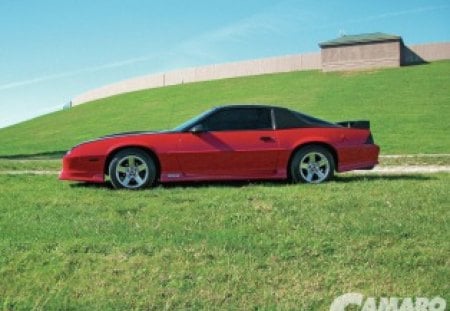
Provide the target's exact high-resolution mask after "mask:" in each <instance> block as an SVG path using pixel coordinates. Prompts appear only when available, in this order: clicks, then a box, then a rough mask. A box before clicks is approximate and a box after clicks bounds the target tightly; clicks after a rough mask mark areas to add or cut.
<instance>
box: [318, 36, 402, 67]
mask: <svg viewBox="0 0 450 311" xmlns="http://www.w3.org/2000/svg"><path fill="white" fill-rule="evenodd" d="M319 46H320V48H321V58H322V70H323V71H339V70H356V69H370V68H380V67H399V66H401V64H402V51H403V49H404V44H403V41H402V38H401V37H400V36H396V35H389V34H385V33H381V32H377V33H369V34H360V35H344V36H341V37H339V38H337V39H333V40H329V41H325V42H321V43H319Z"/></svg>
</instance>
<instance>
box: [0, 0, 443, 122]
mask: <svg viewBox="0 0 450 311" xmlns="http://www.w3.org/2000/svg"><path fill="white" fill-rule="evenodd" d="M449 17H450V1H448V0H435V1H433V0H428V1H427V0H396V1H393V0H378V1H361V0H349V1H338V0H335V1H334V0H328V1H325V0H316V1H294V0H287V1H268V0H241V1H216V0H208V1H206V0H198V1H196V0H191V1H181V0H165V1H153V0H127V1H123V0H95V1H93V0H58V1H57V0H39V1H33V0H0V42H1V43H0V127H4V126H7V125H10V124H14V123H17V122H19V121H22V120H25V119H29V118H32V117H35V116H37V115H41V114H44V113H48V112H50V111H55V110H58V109H61V108H62V106H63V105H64V104H66V103H68V102H69V101H70V99H71V98H73V97H74V96H76V95H77V94H79V93H82V92H84V91H87V90H89V89H92V88H96V87H99V86H102V85H105V84H109V83H112V82H116V81H120V80H124V79H127V78H131V77H135V76H139V75H145V74H151V73H157V72H163V71H166V70H172V69H177V68H183V67H192V66H197V65H204V64H213V63H224V62H231V61H237V60H245V59H252V58H261V57H269V56H277V55H286V54H296V53H303V52H312V51H318V50H319V48H318V45H317V43H318V42H321V41H325V40H328V39H333V38H335V37H338V36H339V35H340V34H342V33H345V34H358V33H367V32H386V33H392V34H398V35H401V36H402V37H403V40H404V42H405V43H406V44H407V45H411V44H417V43H428V42H443V41H450V18H449Z"/></svg>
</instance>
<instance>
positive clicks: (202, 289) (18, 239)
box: [0, 174, 450, 310]
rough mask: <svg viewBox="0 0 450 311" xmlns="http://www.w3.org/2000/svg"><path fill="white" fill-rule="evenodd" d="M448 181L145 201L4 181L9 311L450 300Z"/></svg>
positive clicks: (267, 189)
mask: <svg viewBox="0 0 450 311" xmlns="http://www.w3.org/2000/svg"><path fill="white" fill-rule="evenodd" d="M449 183H450V174H438V175H410V176H384V177H377V176H367V177H360V176H354V175H342V176H340V177H338V178H337V179H336V181H333V182H329V183H326V184H322V185H290V184H286V183H251V184H248V183H237V184H217V183H212V184H191V185H185V186H164V187H162V186H160V187H158V188H156V189H153V190H147V191H139V192H135V191H111V190H110V189H109V188H107V187H103V186H88V185H85V184H78V183H62V182H59V181H57V179H56V176H31V175H20V176H19V175H0V308H3V309H4V310H9V309H18V310H30V309H42V310H61V309H65V310H94V309H98V310H105V309H121V310H130V309H145V310H153V309H154V310H161V309H170V310H172V309H191V310H197V309H231V310H236V309H246V310H254V309H263V310H265V309H269V310H273V309H282V310H285V309H292V310H299V309H303V310H328V309H329V306H330V304H331V302H332V300H333V299H334V298H335V297H337V296H339V295H341V294H343V293H346V292H360V293H363V294H364V295H365V296H366V297H367V296H375V297H381V296H396V297H410V296H420V297H435V296H437V295H439V296H441V297H443V298H445V299H446V300H447V302H448V301H449V299H450V295H449V293H450V286H449V282H448V280H449V279H450V268H449V266H450V256H449V253H450V242H449V241H450V232H449V230H448V228H449V219H450V218H449V216H450V215H449V214H450V210H449V209H448V207H449V206H450V197H449V195H448V185H449Z"/></svg>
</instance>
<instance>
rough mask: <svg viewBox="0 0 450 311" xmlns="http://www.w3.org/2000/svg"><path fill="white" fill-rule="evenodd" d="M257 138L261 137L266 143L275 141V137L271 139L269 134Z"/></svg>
mask: <svg viewBox="0 0 450 311" xmlns="http://www.w3.org/2000/svg"><path fill="white" fill-rule="evenodd" d="M259 139H261V140H262V141H263V142H266V143H268V142H274V141H275V139H273V138H272V137H270V136H261V137H260V138H259Z"/></svg>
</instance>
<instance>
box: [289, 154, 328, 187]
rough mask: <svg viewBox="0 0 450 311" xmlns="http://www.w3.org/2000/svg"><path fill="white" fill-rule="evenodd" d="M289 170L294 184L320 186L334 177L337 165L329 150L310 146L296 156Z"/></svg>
mask: <svg viewBox="0 0 450 311" xmlns="http://www.w3.org/2000/svg"><path fill="white" fill-rule="evenodd" d="M289 169H290V173H291V179H292V181H293V182H295V183H300V182H301V183H308V184H319V183H322V182H324V181H327V180H329V179H331V178H332V177H333V176H334V169H335V165H334V159H333V156H332V155H331V153H330V151H328V149H326V148H324V147H322V146H317V145H310V146H306V147H304V148H301V149H300V150H298V151H297V152H296V153H295V154H294V156H293V158H292V161H291V165H290V168H289Z"/></svg>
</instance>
